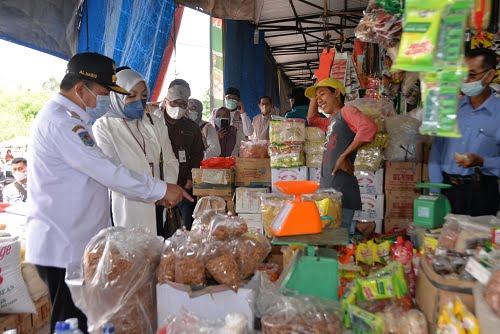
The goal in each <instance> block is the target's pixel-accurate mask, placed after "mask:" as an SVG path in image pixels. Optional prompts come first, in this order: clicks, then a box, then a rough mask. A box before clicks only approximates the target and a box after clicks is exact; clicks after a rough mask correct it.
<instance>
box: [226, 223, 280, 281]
mask: <svg viewBox="0 0 500 334" xmlns="http://www.w3.org/2000/svg"><path fill="white" fill-rule="evenodd" d="M231 245H232V247H233V251H234V254H235V255H236V262H237V263H238V269H239V272H240V279H241V280H245V279H247V278H249V277H250V276H252V275H253V274H254V273H255V272H256V271H257V269H258V268H259V265H261V264H262V262H264V260H265V258H266V257H267V256H268V255H269V253H270V252H271V244H270V243H269V241H268V240H267V239H266V238H265V237H264V236H263V235H262V234H261V233H259V232H257V231H252V232H247V233H245V234H244V235H243V236H241V237H240V238H238V239H235V240H233V241H232V243H231Z"/></svg>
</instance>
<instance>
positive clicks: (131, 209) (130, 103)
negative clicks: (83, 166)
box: [93, 69, 179, 237]
mask: <svg viewBox="0 0 500 334" xmlns="http://www.w3.org/2000/svg"><path fill="white" fill-rule="evenodd" d="M116 77H117V80H116V83H117V84H118V85H119V86H120V87H123V88H124V89H126V90H128V91H129V92H130V95H123V94H117V93H115V92H110V94H109V96H110V98H111V108H110V110H109V111H108V112H107V113H106V115H104V117H101V118H99V119H98V120H97V121H96V122H95V123H94V126H93V131H94V136H95V140H96V143H97V145H98V146H99V147H100V148H101V150H102V151H103V152H104V153H105V154H106V155H107V156H109V157H110V158H111V159H112V160H113V161H114V162H115V163H116V164H123V165H124V166H126V167H128V168H130V169H131V170H133V171H136V172H138V173H144V174H147V175H150V176H153V177H155V178H158V179H161V180H164V181H166V182H168V183H174V184H175V183H177V176H178V172H179V162H178V161H177V158H176V157H175V155H174V152H173V151H172V145H171V144H170V138H169V137H168V129H167V127H165V126H164V125H163V123H162V122H161V120H160V119H159V118H157V117H156V116H154V115H150V114H148V113H145V112H144V110H145V107H146V101H147V98H148V97H149V87H148V85H147V83H146V81H145V79H144V78H143V77H142V75H141V74H139V73H137V72H136V71H134V70H131V69H123V70H120V71H118V72H117V73H116ZM163 209H164V208H163V207H162V206H157V207H156V208H155V205H154V203H144V202H143V201H137V200H134V199H129V198H127V197H125V196H124V195H122V194H120V193H117V192H114V191H112V192H111V213H112V217H113V223H114V224H115V225H116V226H123V227H127V228H133V227H146V228H147V229H148V230H150V231H151V232H152V233H154V234H158V235H160V236H163V237H165V236H166V235H165V229H164V226H163V223H164V220H163V211H164V210H163ZM156 211H159V212H158V214H157V212H156Z"/></svg>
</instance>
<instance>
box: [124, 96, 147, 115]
mask: <svg viewBox="0 0 500 334" xmlns="http://www.w3.org/2000/svg"><path fill="white" fill-rule="evenodd" d="M146 102H147V100H146V99H141V100H135V101H132V102H129V103H126V104H125V107H124V108H123V113H124V114H125V116H127V118H130V119H142V117H143V116H144V109H145V108H146Z"/></svg>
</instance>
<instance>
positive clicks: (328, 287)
mask: <svg viewBox="0 0 500 334" xmlns="http://www.w3.org/2000/svg"><path fill="white" fill-rule="evenodd" d="M274 185H275V186H276V188H277V189H279V190H280V191H281V192H283V193H285V194H289V195H294V196H295V197H294V199H293V200H289V201H286V202H285V204H284V206H283V207H282V208H281V210H280V212H279V213H278V215H277V216H276V218H275V219H274V221H273V223H272V224H271V232H272V233H273V234H274V235H275V236H276V237H275V238H274V239H273V241H272V244H273V245H290V246H291V245H294V246H297V245H299V246H304V248H303V249H301V250H299V252H298V253H297V255H296V257H294V258H293V260H292V262H291V264H290V265H289V266H288V267H287V268H284V272H283V274H282V276H281V279H280V286H281V289H282V290H284V292H286V291H289V290H293V291H296V292H298V293H299V294H301V295H308V296H314V297H319V298H326V299H332V300H338V299H339V296H338V287H339V274H338V266H339V265H338V260H337V252H336V251H335V250H333V249H330V248H325V246H336V245H347V244H348V243H349V232H348V230H347V229H346V228H336V229H333V228H331V227H330V228H328V227H327V228H324V229H323V228H322V225H321V220H322V219H323V220H324V219H329V220H330V221H332V218H331V217H329V216H324V217H320V215H319V211H318V207H317V206H316V203H315V202H313V201H308V200H304V201H303V200H302V199H301V195H302V194H312V193H314V192H315V191H316V190H318V188H319V184H318V183H317V182H313V181H281V182H276V183H275V184H274Z"/></svg>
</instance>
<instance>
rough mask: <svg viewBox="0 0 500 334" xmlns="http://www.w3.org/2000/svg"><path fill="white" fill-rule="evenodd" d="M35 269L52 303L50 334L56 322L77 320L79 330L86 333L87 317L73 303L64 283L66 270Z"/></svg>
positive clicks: (38, 267) (42, 267) (52, 268)
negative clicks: (45, 285)
mask: <svg viewBox="0 0 500 334" xmlns="http://www.w3.org/2000/svg"><path fill="white" fill-rule="evenodd" d="M36 269H37V270H38V274H40V277H41V278H42V280H43V281H44V282H45V283H46V284H47V286H48V287H49V295H50V301H51V302H52V315H51V318H50V332H51V333H54V330H55V326H56V322H57V321H64V320H66V319H69V318H77V319H78V324H79V326H80V330H81V331H82V332H84V333H87V317H86V316H85V314H83V312H82V311H80V309H79V308H77V307H76V306H75V304H74V303H73V299H71V293H70V292H69V288H68V286H67V285H66V283H65V282H64V277H65V275H66V269H62V268H55V267H44V266H36Z"/></svg>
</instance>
